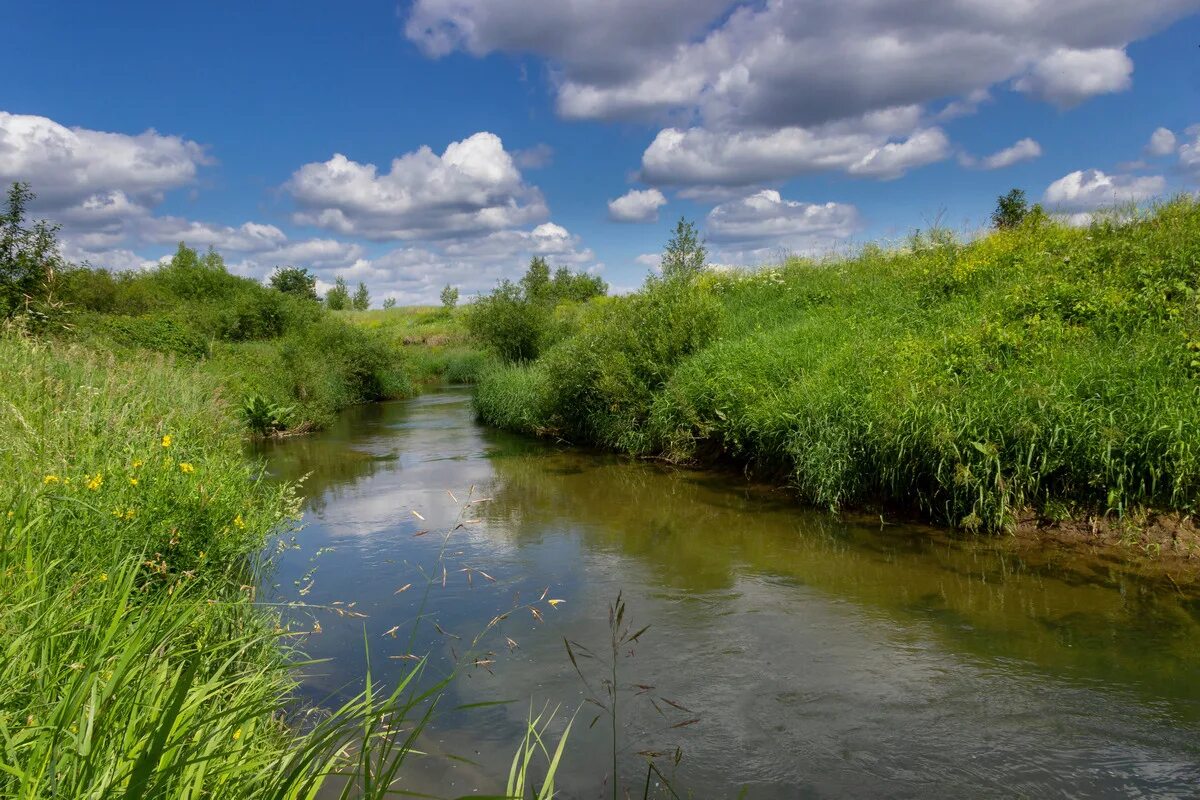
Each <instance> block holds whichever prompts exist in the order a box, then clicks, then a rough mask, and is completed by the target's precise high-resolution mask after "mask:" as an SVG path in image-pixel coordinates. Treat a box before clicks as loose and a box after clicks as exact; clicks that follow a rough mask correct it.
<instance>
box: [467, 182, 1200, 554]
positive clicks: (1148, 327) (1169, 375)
mask: <svg viewBox="0 0 1200 800" xmlns="http://www.w3.org/2000/svg"><path fill="white" fill-rule="evenodd" d="M480 341H481V342H482V343H484V344H486V343H487V338H486V336H485V337H481V339H480ZM492 350H493V351H494V352H495V353H497V354H498V355H503V354H504V353H503V351H502V350H501V349H500V348H496V347H494V346H493V347H492ZM1198 351H1200V204H1198V203H1197V202H1196V201H1195V200H1194V199H1190V198H1182V199H1178V200H1175V201H1173V202H1170V203H1165V204H1162V205H1159V206H1157V207H1155V208H1152V209H1149V210H1143V211H1137V210H1133V209H1124V210H1122V211H1120V212H1119V213H1113V214H1110V215H1106V216H1101V217H1098V218H1097V219H1096V220H1095V221H1094V222H1093V223H1092V224H1091V225H1090V226H1087V227H1071V226H1068V225H1065V224H1063V223H1061V222H1058V221H1055V220H1054V219H1052V218H1050V217H1048V216H1047V215H1045V214H1043V213H1041V212H1040V210H1036V213H1032V214H1030V215H1029V216H1028V217H1027V218H1026V219H1025V220H1024V221H1023V222H1021V223H1019V224H1016V225H1012V226H1006V227H1003V228H1001V229H998V230H994V231H990V232H987V233H986V234H984V235H981V236H978V237H974V238H971V239H969V240H963V239H960V238H958V237H955V236H954V235H952V234H951V233H949V232H947V231H944V230H936V229H935V230H930V231H924V232H916V233H914V234H913V235H912V236H911V237H910V238H909V240H908V241H907V242H905V243H904V244H903V245H902V246H896V247H887V248H885V247H880V246H875V245H867V246H865V247H863V248H861V251H860V252H857V253H856V254H854V255H852V256H849V257H831V258H827V259H817V260H810V259H802V258H790V259H788V260H786V261H785V262H784V263H781V264H778V265H776V266H771V267H766V268H762V269H758V270H753V271H740V270H729V271H699V272H696V273H694V274H683V275H675V276H667V277H658V276H651V277H650V278H648V280H647V282H646V284H645V286H644V287H643V288H642V289H641V290H640V291H638V292H636V293H634V294H632V295H629V296H625V297H601V298H596V299H593V300H591V301H589V302H588V303H586V304H585V305H584V306H583V307H582V308H581V309H579V310H578V311H576V312H575V313H573V314H572V315H571V327H570V330H569V331H567V332H565V333H563V332H560V333H559V334H558V335H557V337H556V338H555V340H554V341H553V342H551V343H549V344H548V346H546V347H544V348H542V349H541V350H540V351H539V352H538V353H537V354H536V356H535V357H532V358H525V357H516V358H513V357H510V358H508V359H507V361H506V362H505V363H497V364H494V365H493V366H491V367H489V368H486V369H485V370H484V371H483V373H482V375H481V377H480V381H479V383H478V385H477V390H476V398H475V402H476V408H477V411H478V414H479V416H480V417H481V419H483V420H484V421H486V422H488V423H490V424H493V425H497V426H500V427H504V428H508V429H512V430H517V431H523V432H527V433H532V434H537V435H543V436H550V437H556V438H559V439H563V440H566V441H569V442H573V443H578V444H589V445H595V446H600V447H604V448H609V449H613V450H617V451H621V452H626V453H630V454H633V455H636V456H640V457H648V458H657V459H665V460H668V461H671V462H675V463H718V462H719V463H726V464H736V465H741V466H742V467H743V468H745V469H749V470H752V471H754V472H756V473H758V474H760V475H763V476H766V477H768V478H770V479H773V480H776V481H779V482H781V483H786V484H787V485H788V486H789V487H791V488H792V489H793V490H794V491H795V492H796V494H797V495H798V496H799V497H800V498H801V499H802V500H804V501H806V502H809V503H812V504H815V505H818V506H822V507H827V508H831V509H842V508H866V507H871V508H883V507H887V508H898V509H900V510H902V511H904V510H908V511H906V512H905V513H908V512H912V513H916V514H920V515H923V516H925V517H926V518H928V519H931V520H933V521H935V522H939V523H943V524H949V525H953V526H958V527H961V528H964V529H968V530H976V531H1000V530H1005V529H1012V528H1013V527H1014V526H1015V525H1017V524H1018V523H1020V522H1021V521H1022V520H1029V519H1033V520H1037V521H1041V522H1055V521H1066V520H1072V519H1074V520H1083V519H1093V518H1098V517H1107V518H1114V519H1120V520H1125V521H1129V522H1130V524H1137V523H1138V521H1139V520H1144V519H1145V518H1146V515H1147V514H1148V513H1150V512H1160V511H1170V512H1176V513H1177V514H1178V515H1182V516H1185V517H1186V516H1188V515H1191V514H1192V513H1194V512H1195V510H1196V504H1197V500H1198V498H1200V395H1198V390H1200V360H1198V358H1200V353H1198Z"/></svg>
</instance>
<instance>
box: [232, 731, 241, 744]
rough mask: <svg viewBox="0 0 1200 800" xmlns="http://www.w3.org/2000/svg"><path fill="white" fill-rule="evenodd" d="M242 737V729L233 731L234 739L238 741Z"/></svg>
mask: <svg viewBox="0 0 1200 800" xmlns="http://www.w3.org/2000/svg"><path fill="white" fill-rule="evenodd" d="M240 738H242V729H241V728H238V729H237V730H236V731H234V732H233V740H234V741H235V742H236V741H237V740H238V739H240Z"/></svg>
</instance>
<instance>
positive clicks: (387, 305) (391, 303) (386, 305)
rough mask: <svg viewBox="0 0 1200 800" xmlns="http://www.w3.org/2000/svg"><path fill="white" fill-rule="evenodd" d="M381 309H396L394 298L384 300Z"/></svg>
mask: <svg viewBox="0 0 1200 800" xmlns="http://www.w3.org/2000/svg"><path fill="white" fill-rule="evenodd" d="M383 307H384V309H385V310H386V309H389V308H395V307H396V298H394V297H387V298H384V301H383Z"/></svg>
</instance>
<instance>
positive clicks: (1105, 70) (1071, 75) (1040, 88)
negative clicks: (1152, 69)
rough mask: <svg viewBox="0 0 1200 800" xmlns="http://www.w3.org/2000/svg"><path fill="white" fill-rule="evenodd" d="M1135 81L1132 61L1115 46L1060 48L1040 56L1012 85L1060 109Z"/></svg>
mask: <svg viewBox="0 0 1200 800" xmlns="http://www.w3.org/2000/svg"><path fill="white" fill-rule="evenodd" d="M1132 84H1133V61H1132V60H1131V59H1130V58H1129V56H1127V55H1126V54H1125V51H1124V50H1123V49H1121V48H1116V47H1098V48H1094V49H1091V50H1074V49H1070V48H1059V49H1058V50H1055V51H1054V52H1053V53H1051V54H1050V55H1048V56H1046V57H1045V58H1043V59H1040V60H1039V61H1038V62H1037V63H1036V64H1034V65H1033V67H1032V68H1031V69H1030V71H1029V73H1028V74H1027V75H1024V76H1023V77H1021V78H1019V79H1017V81H1016V82H1015V83H1014V84H1013V86H1014V88H1016V89H1017V90H1018V91H1022V92H1026V93H1029V94H1033V95H1037V96H1038V97H1041V98H1042V99H1044V100H1047V101H1049V102H1051V103H1054V104H1055V105H1057V106H1059V107H1060V108H1070V107H1071V106H1076V105H1079V104H1080V103H1082V102H1083V101H1084V100H1087V99H1088V98H1089V97H1094V96H1095V95H1099V94H1111V93H1113V92H1123V91H1125V90H1126V89H1128V88H1129V87H1130V86H1131V85H1132Z"/></svg>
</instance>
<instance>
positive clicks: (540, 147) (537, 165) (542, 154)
mask: <svg viewBox="0 0 1200 800" xmlns="http://www.w3.org/2000/svg"><path fill="white" fill-rule="evenodd" d="M553 161H554V148H553V147H551V146H550V145H548V144H545V143H541V144H535V145H534V146H533V147H526V148H525V149H523V150H517V151H516V152H514V153H513V163H515V164H516V165H517V166H518V167H520V168H521V169H542V168H543V167H548V166H550V164H551V162H553Z"/></svg>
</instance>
